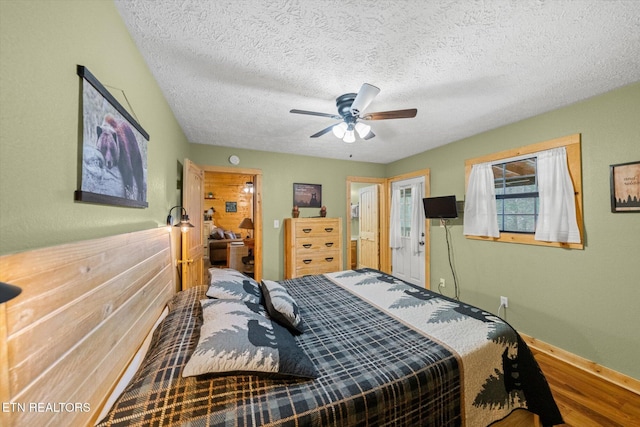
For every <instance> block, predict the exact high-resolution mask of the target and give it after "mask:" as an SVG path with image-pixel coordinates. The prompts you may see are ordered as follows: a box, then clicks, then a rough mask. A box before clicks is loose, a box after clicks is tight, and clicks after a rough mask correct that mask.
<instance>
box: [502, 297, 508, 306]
mask: <svg viewBox="0 0 640 427" xmlns="http://www.w3.org/2000/svg"><path fill="white" fill-rule="evenodd" d="M500 305H501V306H503V307H504V308H507V307H509V298H507V297H500Z"/></svg>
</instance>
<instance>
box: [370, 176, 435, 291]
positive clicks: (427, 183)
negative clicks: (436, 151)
mask: <svg viewBox="0 0 640 427" xmlns="http://www.w3.org/2000/svg"><path fill="white" fill-rule="evenodd" d="M430 174H431V172H430V169H420V170H417V171H413V172H408V173H404V174H401V175H396V176H393V177H390V178H387V179H386V186H385V193H386V197H385V200H386V207H385V211H386V212H387V213H389V212H391V185H392V184H393V183H394V182H397V181H404V180H407V179H412V178H419V177H423V178H424V189H423V190H424V197H429V196H430V195H431V179H430V176H431V175H430ZM390 219H391V218H389V216H387V220H386V221H385V223H384V224H382V225H381V227H380V232H381V233H384V234H385V235H386V239H387V240H386V242H387V243H386V246H385V247H384V248H385V251H384V252H385V253H386V258H387V259H388V262H389V269H388V270H384V271H385V273H389V274H393V272H392V270H391V265H392V258H391V248H390V247H389V221H390ZM383 226H384V230H383ZM429 228H430V227H429V220H428V219H426V218H425V219H424V239H425V240H424V287H425V288H426V289H431V231H430V230H429Z"/></svg>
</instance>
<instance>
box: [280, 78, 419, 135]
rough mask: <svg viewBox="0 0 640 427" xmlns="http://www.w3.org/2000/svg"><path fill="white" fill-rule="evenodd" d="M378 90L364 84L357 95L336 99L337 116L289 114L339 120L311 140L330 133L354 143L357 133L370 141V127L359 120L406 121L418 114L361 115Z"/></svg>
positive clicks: (299, 111) (311, 113) (415, 112)
mask: <svg viewBox="0 0 640 427" xmlns="http://www.w3.org/2000/svg"><path fill="white" fill-rule="evenodd" d="M379 92H380V89H378V88H377V87H375V86H373V85H370V84H369V83H364V84H363V85H362V87H361V88H360V91H359V92H358V93H345V94H344V95H341V96H339V97H338V98H336V107H338V114H328V113H317V112H315V111H305V110H296V109H293V110H291V111H290V113H295V114H306V115H309V116H320V117H331V118H332V119H336V120H340V122H339V123H337V124H332V125H331V126H329V127H326V128H324V129H322V130H321V131H320V132H317V133H314V134H313V135H311V138H318V137H319V136H322V135H324V134H325V133H328V132H330V131H333V134H334V135H335V136H337V137H338V138H341V139H342V140H343V141H344V142H349V143H351V142H354V141H355V140H356V136H355V133H356V132H357V133H358V135H359V136H360V138H362V139H365V140H367V139H371V138H373V137H374V136H376V135H375V134H374V133H373V132H372V131H371V126H369V125H367V124H365V123H362V122H361V121H360V120H387V119H407V118H413V117H415V116H416V114H418V110H417V109H415V108H410V109H408V110H394V111H381V112H378V113H363V112H364V110H365V109H366V108H367V107H368V106H369V104H371V101H373V98H375V97H376V95H378V93H379Z"/></svg>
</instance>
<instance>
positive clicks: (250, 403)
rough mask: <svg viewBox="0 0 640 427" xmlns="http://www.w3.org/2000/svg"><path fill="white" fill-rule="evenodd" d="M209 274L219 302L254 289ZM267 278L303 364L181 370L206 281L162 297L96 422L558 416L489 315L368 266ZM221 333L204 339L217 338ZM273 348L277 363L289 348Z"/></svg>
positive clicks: (405, 421)
mask: <svg viewBox="0 0 640 427" xmlns="http://www.w3.org/2000/svg"><path fill="white" fill-rule="evenodd" d="M216 273H221V272H220V270H218V269H216ZM234 273H237V272H234ZM216 281H218V283H215V282H216ZM212 282H214V286H222V287H224V288H225V289H226V291H227V294H225V295H218V296H219V297H220V298H218V299H223V300H224V299H227V298H229V299H231V300H236V298H237V299H239V300H241V299H242V298H243V296H244V291H245V290H246V288H247V287H248V286H249V288H250V289H251V288H252V289H259V285H258V284H257V283H253V284H250V283H249V282H250V279H249V278H242V277H241V274H240V273H238V274H237V275H236V274H231V275H229V274H227V275H225V274H218V275H216V274H214V275H213V276H212ZM276 285H277V284H276ZM279 285H281V286H282V287H283V288H284V289H285V290H286V292H287V293H288V295H289V296H290V297H291V300H292V301H294V302H295V304H296V305H297V306H298V307H299V310H298V313H299V317H300V318H301V319H304V332H303V333H301V334H299V335H297V336H296V338H295V341H296V343H297V344H298V345H299V348H298V349H301V350H302V351H303V352H304V354H306V355H307V356H309V360H310V362H311V365H312V368H310V367H309V366H306V367H302V368H300V367H296V368H295V369H290V368H287V369H286V374H282V373H281V372H280V371H274V372H277V374H275V377H274V376H273V375H272V374H266V373H265V372H253V371H249V369H251V367H247V366H249V365H250V364H246V363H244V362H242V363H239V364H235V363H234V361H229V360H225V361H224V363H225V366H224V368H223V369H221V368H220V366H218V365H213V366H212V367H207V368H205V369H203V370H200V371H197V372H199V374H200V375H198V376H189V377H186V378H185V377H184V375H183V374H182V373H183V372H184V371H185V370H187V369H188V365H189V361H190V359H191V358H195V357H196V356H195V355H194V354H195V353H197V352H198V351H197V346H199V345H200V343H201V342H203V341H204V340H209V339H212V337H213V336H214V335H213V334H207V335H206V337H204V336H199V330H200V329H201V328H203V322H205V323H206V322H207V320H206V315H205V316H204V317H205V320H204V321H203V307H201V305H202V304H201V302H200V301H201V300H205V301H207V302H209V300H207V298H208V297H207V293H208V289H209V287H205V286H203V287H198V288H192V289H189V290H187V291H185V292H182V293H180V294H178V295H177V296H176V297H174V298H173V299H172V301H171V304H170V307H171V310H170V313H169V316H168V317H167V318H166V319H165V320H164V321H163V323H161V325H160V327H159V329H158V330H157V331H156V334H155V336H154V341H153V343H152V345H151V348H150V349H149V354H150V357H149V358H148V359H147V360H146V361H145V363H143V365H142V367H141V368H140V370H139V375H137V376H136V377H134V379H133V380H132V382H131V384H130V386H129V387H128V388H127V389H126V390H125V391H124V393H123V395H122V396H121V398H120V399H119V401H118V402H116V404H115V406H114V408H113V409H112V410H111V412H110V413H109V414H108V415H107V417H106V418H105V419H104V420H103V421H102V422H101V423H99V424H98V425H99V426H100V427H107V426H147V425H185V424H188V425H207V426H219V427H222V426H225V427H230V426H253V425H270V426H297V425H303V426H365V425H371V426H387V425H401V426H460V425H469V426H486V425H490V424H491V423H493V422H495V421H498V420H501V419H503V418H505V417H507V416H508V415H509V414H510V413H511V412H513V411H514V410H516V409H519V408H522V409H524V408H529V409H533V410H534V411H536V412H538V413H539V415H540V416H541V420H542V423H543V425H552V424H558V423H561V422H562V419H561V417H560V415H559V412H558V410H557V407H556V406H555V403H554V402H553V399H552V397H551V394H550V392H549V389H548V388H547V387H546V382H545V381H544V379H543V377H541V373H540V372H539V370H538V369H537V365H536V364H535V362H534V360H533V357H532V356H531V353H530V352H529V350H528V349H527V347H526V344H525V343H524V342H523V341H522V340H519V339H518V335H517V334H516V333H515V332H514V331H513V329H511V328H510V327H509V326H508V325H507V324H506V323H504V322H502V321H501V320H500V319H499V318H497V317H495V316H493V315H492V314H490V313H486V312H483V311H481V310H477V309H475V308H474V307H471V306H468V305H465V304H461V303H458V302H456V301H453V300H451V299H448V298H444V297H442V296H440V295H436V294H434V293H432V292H429V291H426V290H425V289H421V288H418V287H415V286H413V285H410V284H407V283H404V282H402V281H401V280H399V279H397V278H394V277H392V276H389V275H386V274H384V273H382V272H380V271H376V270H368V269H366V270H358V271H354V270H349V271H342V272H338V273H331V274H326V275H316V276H305V277H302V278H297V279H290V280H285V281H282V282H279ZM234 289H238V290H241V291H238V292H235V293H234V292H233V291H234ZM263 290H264V288H263ZM249 294H254V295H256V296H258V295H259V293H258V292H249ZM263 298H264V297H263ZM216 302H220V301H216ZM234 304H235V303H234ZM263 304H264V302H263ZM241 305H242V304H241ZM202 306H203V305H202ZM219 308H220V307H219V306H218V305H216V307H215V309H216V310H218V309H219ZM233 310H234V312H235V313H237V311H235V310H238V307H237V306H235V305H234V306H233ZM289 311H290V312H292V310H289ZM262 314H263V315H264V313H262ZM269 315H270V313H267V314H266V316H267V317H268V316H269ZM272 317H273V316H272ZM226 319H227V318H225V317H223V316H218V317H216V316H214V317H212V318H211V320H212V321H215V322H218V323H220V322H223V323H224V322H226ZM285 325H286V324H285ZM218 326H219V325H218ZM235 327H237V324H235V323H234V324H233V325H229V326H227V327H226V328H220V329H218V330H217V333H225V332H227V333H228V331H229V330H230V329H233V328H235ZM461 329H462V330H465V333H464V334H460V330H461ZM232 333H233V334H234V335H235V334H236V333H241V332H239V331H236V330H235V329H234V330H233V332H232ZM294 333H295V331H294ZM274 335H277V333H274ZM226 336H227V337H228V335H226ZM292 336H294V335H293V334H292ZM227 339H228V338H226V339H224V340H225V341H226V340H227ZM222 341H223V339H221V340H220V342H217V343H215V344H212V346H214V347H215V346H223V345H224V344H223V343H222ZM178 343H180V344H178ZM447 343H449V344H447ZM478 343H480V345H478ZM278 345H279V344H278ZM450 345H452V346H453V347H454V348H452V347H450ZM283 347H285V348H284V350H283V349H282V348H281V349H280V351H279V357H280V360H283V359H285V358H287V357H288V356H289V354H288V353H287V354H284V355H283V352H291V349H290V348H288V347H286V346H283ZM229 348H232V350H229V351H236V352H237V353H241V352H243V351H251V350H247V349H246V348H245V347H243V346H238V347H236V346H235V345H234V346H233V347H229ZM225 349H227V347H226V346H225ZM221 351H222V350H221ZM211 355H213V356H212V357H217V354H214V352H212V353H210V354H208V355H207V356H211ZM267 356H268V355H263V356H261V357H262V358H265V359H266V358H267ZM296 357H297V356H293V357H292V358H296ZM283 363H284V362H283ZM251 366H252V365H251ZM462 366H465V369H462ZM313 368H315V370H316V372H313ZM209 369H213V373H211V371H209ZM310 369H311V372H309V370H310ZM229 370H231V372H229ZM245 370H247V371H245ZM314 376H317V377H316V378H313V377H314Z"/></svg>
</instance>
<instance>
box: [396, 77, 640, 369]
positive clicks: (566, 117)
mask: <svg viewBox="0 0 640 427" xmlns="http://www.w3.org/2000/svg"><path fill="white" fill-rule="evenodd" d="M639 112H640V83H636V84H633V85H630V86H627V87H625V88H622V89H619V90H616V91H612V92H610V93H607V94H605V95H602V96H598V97H595V98H592V99H589V100H586V101H583V102H580V103H577V104H574V105H572V106H569V107H566V108H563V109H559V110H556V111H553V112H550V113H547V114H542V115H540V116H537V117H534V118H531V119H528V120H524V121H521V122H519V123H516V124H512V125H509V126H504V127H501V128H499V129H495V130H492V131H490V132H485V133H483V134H480V135H476V136H473V137H470V138H467V139H464V140H461V141H457V142H455V143H453V144H449V145H446V146H443V147H439V148H437V149H434V150H430V151H427V152H424V153H422V154H419V155H416V156H413V157H411V158H408V159H404V160H400V161H397V162H395V163H393V164H389V165H388V167H387V171H386V173H387V176H391V175H397V174H400V173H403V172H408V171H412V170H416V169H420V168H429V169H430V170H431V194H432V195H434V196H440V195H447V194H455V195H456V196H457V198H458V199H464V161H465V159H469V158H474V157H478V156H481V155H484V154H490V153H494V152H498V151H502V150H506V149H510V148H516V147H520V146H523V145H527V144H532V143H536V142H541V141H546V140H549V139H553V138H557V137H561V136H565V135H570V134H574V133H580V134H581V135H582V189H583V194H584V196H583V202H584V227H585V242H586V244H585V249H584V250H566V249H559V248H549V247H540V246H529V245H518V244H511V243H498V242H485V241H478V240H468V239H465V238H464V237H463V235H462V221H461V220H456V221H455V222H454V225H453V227H452V229H451V234H452V238H453V239H452V242H453V251H454V261H455V270H456V272H457V275H458V278H459V284H460V289H461V299H463V300H464V301H467V302H469V303H471V304H474V305H477V306H480V307H482V308H484V309H486V310H488V311H491V312H493V313H496V312H497V309H498V306H499V305H500V301H499V298H500V296H501V295H504V296H507V297H508V298H509V308H508V309H507V320H508V321H509V322H510V323H511V324H512V325H513V326H514V327H515V328H516V329H518V330H520V331H522V332H524V333H526V334H528V335H532V336H534V337H536V338H539V339H541V340H542V341H545V342H548V343H550V344H553V345H556V346H558V347H560V348H563V349H565V350H567V351H570V352H572V353H575V354H578V355H580V356H582V357H584V358H587V359H590V360H593V361H595V362H597V363H599V364H602V365H604V366H607V367H609V368H611V369H614V370H617V371H619V372H622V373H625V374H627V375H630V376H632V377H635V378H640V365H638V354H639V353H640V328H638V325H640V315H639V314H638V313H639V312H640V310H639V309H638V304H639V302H640V269H639V262H640V214H636V213H626V214H622V213H617V214H615V213H611V211H610V201H609V195H610V192H609V165H611V164H616V163H625V162H630V161H635V160H640V120H638V118H639V116H638V114H639ZM431 268H432V270H431V283H438V280H439V278H440V277H443V278H445V279H446V280H447V287H446V288H445V290H446V292H445V293H447V294H449V295H452V293H453V288H452V286H450V284H452V283H453V277H452V275H451V271H450V269H449V263H448V260H447V250H446V241H445V235H444V231H443V229H442V228H440V227H437V226H435V227H434V226H432V227H431Z"/></svg>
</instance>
